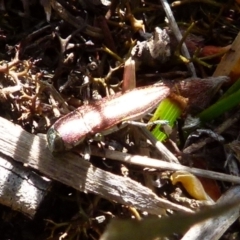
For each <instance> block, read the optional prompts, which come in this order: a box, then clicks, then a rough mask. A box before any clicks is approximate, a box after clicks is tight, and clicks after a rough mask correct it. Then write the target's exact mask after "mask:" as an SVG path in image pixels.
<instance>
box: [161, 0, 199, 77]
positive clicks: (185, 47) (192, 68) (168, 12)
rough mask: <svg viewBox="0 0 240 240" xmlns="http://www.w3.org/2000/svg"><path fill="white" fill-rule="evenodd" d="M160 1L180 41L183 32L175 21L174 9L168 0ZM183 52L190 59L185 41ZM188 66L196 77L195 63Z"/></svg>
mask: <svg viewBox="0 0 240 240" xmlns="http://www.w3.org/2000/svg"><path fill="white" fill-rule="evenodd" d="M160 2H161V4H162V6H163V9H164V11H165V13H166V15H167V18H168V21H169V23H170V26H171V29H172V31H173V33H174V34H175V37H176V39H177V40H178V41H179V42H180V41H181V40H182V34H181V32H180V30H179V28H178V25H177V23H176V21H175V18H174V16H173V14H172V10H171V8H170V6H169V4H168V2H167V0H160ZM182 54H183V56H184V57H186V58H188V59H190V58H191V56H190V54H189V51H188V49H187V46H186V44H185V43H183V44H182ZM187 66H188V70H189V71H190V73H191V74H192V77H196V76H197V74H196V71H195V68H194V65H193V63H191V62H190V63H188V64H187Z"/></svg>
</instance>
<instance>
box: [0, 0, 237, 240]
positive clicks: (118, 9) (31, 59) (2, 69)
mask: <svg viewBox="0 0 240 240" xmlns="http://www.w3.org/2000/svg"><path fill="white" fill-rule="evenodd" d="M166 9H171V11H172V13H171V14H172V15H171V14H170V13H169V12H165V11H166ZM239 9H240V7H239V1H218V2H216V1H213V0H208V1H201V0H199V1H194V0H188V1H168V2H167V1H156V0H150V1H145V0H143V1H140V0H134V1H128V0H124V1H117V0H111V1H103V0H102V1H101V0H91V1H90V0H79V1H76V0H68V1H63V0H50V1H47V0H40V1H38V0H21V1H20V0H17V1H13V0H10V1H4V0H1V1H0V16H1V24H0V49H1V51H0V76H1V80H0V115H1V117H3V118H5V119H7V120H9V121H11V122H13V123H15V124H17V125H20V126H21V127H22V128H23V129H24V130H26V131H27V132H29V133H31V134H34V135H39V136H41V134H44V135H43V136H44V137H45V134H46V133H47V131H48V129H49V128H50V127H51V126H52V125H53V124H54V123H55V122H56V121H57V120H58V119H59V118H61V117H63V116H65V115H67V114H69V113H70V112H72V111H74V110H75V109H77V108H78V107H81V106H85V107H86V106H89V105H91V104H92V105H91V106H97V105H99V104H98V101H101V100H102V99H108V98H111V97H109V96H110V95H113V94H121V92H122V93H123V94H124V92H125V91H127V92H128V91H133V90H132V89H133V88H135V87H144V86H148V85H152V84H155V83H156V82H159V81H160V80H161V84H162V85H164V86H165V87H166V88H167V89H171V93H169V94H166V96H167V97H168V105H167V106H168V107H167V109H165V110H164V107H163V108H161V107H160V108H159V113H158V114H155V115H157V116H156V118H157V120H159V119H160V120H167V121H168V122H169V126H168V127H167V126H160V127H159V129H160V130H155V132H156V131H162V132H164V134H165V135H164V138H163V139H164V142H163V143H160V142H157V143H156V142H154V141H156V139H151V137H149V138H150V141H151V144H149V143H148V141H147V140H146V135H147V134H149V132H148V133H146V132H145V133H144V131H146V128H145V129H144V130H143V129H142V130H140V129H139V128H136V127H134V126H133V127H129V128H128V127H127V128H122V129H120V130H119V131H116V132H113V133H112V132H111V135H108V134H107V135H106V136H105V137H104V138H103V136H102V135H101V131H100V132H99V135H101V136H95V137H98V138H99V139H98V141H94V140H96V139H94V140H93V139H92V138H93V135H97V134H98V132H96V131H95V132H93V131H92V129H91V124H86V126H89V129H90V130H89V131H88V133H89V136H91V137H89V138H88V139H87V140H88V141H86V142H84V144H83V145H82V146H80V147H77V148H74V149H73V152H74V153H75V154H76V155H77V156H79V159H80V160H81V161H83V159H81V158H85V159H88V161H89V163H90V164H92V165H93V166H94V167H95V168H96V169H102V170H104V171H107V172H111V173H113V174H115V175H118V176H122V177H125V178H131V180H134V181H135V182H139V183H141V184H142V185H143V186H145V187H147V188H148V189H149V191H150V190H151V191H152V192H153V193H154V194H156V196H158V197H159V198H160V199H163V200H164V201H165V200H166V201H171V202H172V203H173V204H178V205H174V206H175V207H176V206H181V205H182V206H181V207H183V208H182V209H184V210H183V211H186V212H187V211H188V212H191V211H199V209H200V211H201V207H202V206H204V207H205V206H208V205H211V204H214V203H213V202H214V201H217V200H218V199H219V198H220V197H222V196H223V195H224V193H225V192H227V191H228V190H229V188H230V186H231V185H232V184H233V183H236V182H238V178H237V177H238V176H239V153H238V151H239V117H240V115H239V109H238V105H239V104H238V100H236V99H239V98H238V94H239V93H238V90H239V85H238V81H237V79H238V78H239V76H240V73H239V71H238V69H239V66H238V62H239V58H240V56H238V53H237V52H240V51H237V50H236V49H237V48H236V46H239V37H238V36H237V34H238V32H239V23H238V22H239V21H238V20H239V16H240V14H239V13H240V10H239ZM166 17H167V18H166ZM176 28H177V29H176ZM184 49H185V50H186V51H183V50H184ZM226 53H227V54H226ZM229 55H234V57H232V58H231V59H234V61H232V62H234V64H232V65H231V66H230V65H229V67H228V69H227V70H228V71H226V69H224V71H221V69H219V68H218V69H217V70H216V68H217V67H218V66H220V65H221V64H223V65H226V66H228V65H227V64H225V63H224V61H226V59H229ZM215 70H216V71H215ZM133 80H134V81H133ZM135 80H136V82H135ZM135 85H136V86H135ZM231 86H232V87H231ZM230 87H231V90H228V89H229V88H230ZM128 93H129V92H128ZM231 94H235V95H231ZM231 97H232V98H234V99H235V101H234V105H231V107H230V106H229V107H228V106H226V105H229V104H226V102H227V101H229V99H230V100H231V99H232V98H231ZM224 99H226V102H225V103H224ZM220 100H221V101H220ZM104 101H105V100H104ZM132 101H133V102H134V101H135V104H137V100H136V99H132ZM231 101H232V100H231ZM232 102H233V101H232ZM93 103H94V104H96V105H94V104H93ZM125 104H126V106H127V105H128V104H132V103H131V102H130V101H129V102H126V103H125ZM169 104H170V105H169ZM209 106H211V107H212V108H209V109H210V110H208V107H209ZM86 108H87V107H86ZM136 108H137V107H136ZM176 108H178V110H177V111H178V114H176V113H175V112H174V111H176ZM219 108H221V109H224V112H223V111H220V110H219ZM212 109H213V110H212ZM204 110H205V112H204ZM112 111H113V112H115V111H116V114H119V111H120V110H119V109H117V108H116V109H113V110H112ZM211 111H212V113H213V112H214V116H216V117H215V118H214V119H212V118H211ZM163 112H165V113H166V112H167V113H168V114H170V115H171V113H172V112H173V113H172V115H174V114H175V115H176V116H177V117H176V118H178V119H176V118H174V117H170V119H162V118H164V117H163V116H166V118H167V116H168V114H165V113H163ZM218 112H219V114H218ZM130 114H132V115H134V114H133V113H130ZM138 116H140V114H138ZM141 116H142V115H141ZM128 117H129V116H126V117H124V118H123V119H122V121H119V122H123V121H124V120H128ZM150 119H151V116H150V117H149V116H148V115H147V116H143V119H142V123H144V124H146V125H147V126H148V129H149V131H152V132H153V134H154V136H155V137H156V135H155V133H154V130H153V129H154V127H153V125H154V123H148V121H149V120H150ZM205 119H207V120H205ZM209 119H211V121H210V120H209ZM195 120H196V122H197V124H195V122H194V121H195ZM119 122H117V123H116V124H115V125H119ZM189 122H190V123H189ZM193 122H194V123H193ZM117 127H118V126H117ZM72 130H73V132H74V131H75V128H74V126H73V129H72ZM100 130H101V129H100ZM103 130H108V128H106V129H103ZM142 131H143V132H142ZM90 133H91V134H90ZM96 133H97V134H96ZM108 133H109V132H108ZM75 145H76V144H75ZM75 145H74V146H75ZM91 146H93V148H92V149H91ZM102 149H107V150H106V152H105V153H103V152H101V150H102ZM156 149H158V150H156ZM126 152H127V153H126ZM159 152H160V153H159ZM104 154H105V155H104ZM114 154H116V159H117V160H119V161H123V162H122V163H120V162H116V161H112V160H111V158H114V157H113V155H114ZM121 154H122V155H121ZM124 154H126V155H124ZM131 154H132V155H131ZM134 155H136V156H137V155H143V156H146V159H149V162H150V160H151V159H163V160H166V161H168V162H172V163H176V164H179V165H180V166H182V165H184V166H187V167H193V168H198V169H199V172H197V171H196V172H195V173H193V172H192V173H189V172H187V170H182V169H179V170H180V171H175V170H174V169H173V168H172V169H171V168H167V169H168V170H166V169H161V168H160V167H159V168H158V167H156V168H154V167H153V166H152V167H151V166H150V165H149V164H147V163H140V164H139V163H138V161H135V158H134ZM104 156H105V157H106V158H104ZM123 156H127V158H130V160H129V162H131V161H132V163H133V162H134V164H129V163H128V162H127V161H126V158H123ZM131 156H133V157H131ZM85 161H86V160H85ZM66 166H67V165H66ZM144 166H145V167H144ZM169 169H170V170H169ZM201 169H202V171H203V173H204V174H205V175H204V174H202V175H201ZM206 170H210V171H214V172H217V173H219V174H220V173H222V174H223V175H221V174H220V175H216V176H217V177H216V176H214V175H213V176H210V175H211V174H210V172H209V173H208V172H204V171H206ZM56 171H57V169H56ZM179 173H181V174H180V175H178V174H179ZM182 173H184V174H182ZM207 173H208V174H209V178H213V179H218V181H216V180H213V179H207V180H206V178H204V179H202V178H201V177H199V176H203V175H204V176H206V175H207ZM40 174H41V172H40ZM198 174H199V175H198ZM224 174H225V175H224ZM231 174H232V175H234V176H231ZM195 175H196V176H195ZM197 175H198V176H197ZM226 175H229V176H226ZM221 177H222V178H221ZM231 177H233V178H231ZM234 177H235V178H234ZM179 179H180V180H179ZM231 180H232V183H231ZM225 181H227V182H228V183H226V182H225ZM229 182H230V183H229ZM198 189H201V191H203V193H204V200H202V199H198V197H196V196H198V195H199V192H198ZM119 191H120V190H119ZM189 192H190V193H194V194H192V195H191V194H189ZM122 194H123V195H124V191H123V192H122ZM105 195H107V193H106V194H105ZM200 195H201V194H200ZM202 195H203V194H202ZM101 196H104V194H103V193H102V194H101ZM154 196H155V195H154ZM224 196H225V195H224ZM207 199H211V203H209V201H207ZM220 199H221V198H220ZM205 200H206V201H205ZM45 201H46V203H43V206H44V207H40V208H39V211H38V213H37V215H36V217H35V218H34V219H31V220H30V219H28V218H26V217H24V216H23V215H22V214H21V213H16V214H15V213H14V211H13V210H11V209H9V208H6V207H4V206H0V214H1V216H2V220H1V221H0V222H1V224H0V225H1V226H3V227H0V230H3V235H2V236H3V239H15V238H16V236H18V233H19V232H21V233H22V236H21V237H19V236H18V237H19V238H18V239H36V237H37V236H38V239H46V238H47V237H49V238H50V239H56V238H59V239H80V238H81V239H99V238H100V237H101V236H102V234H103V233H104V230H105V229H106V226H107V224H108V223H109V222H110V221H111V219H112V218H123V219H131V218H134V219H137V220H140V219H144V218H145V217H146V215H150V214H149V212H147V209H148V206H146V211H142V209H143V208H141V211H140V210H139V209H137V208H135V207H136V206H132V205H131V204H129V206H127V205H121V204H120V203H119V202H118V201H116V199H112V201H109V199H108V200H106V199H104V198H102V197H100V196H96V195H94V194H87V193H82V192H79V191H76V190H74V189H72V188H70V187H67V186H65V185H63V184H61V183H53V185H52V188H51V190H49V194H48V196H47V198H46V200H45ZM176 209H181V208H177V207H176V208H174V210H176ZM161 212H162V215H169V216H171V215H173V214H174V211H173V210H169V209H161ZM4 216H5V217H4ZM237 217H239V216H236V218H237ZM23 220H24V221H23ZM233 221H234V220H232V222H233ZM23 222H24V223H23ZM31 225H33V226H34V227H31ZM236 225H237V224H236ZM11 226H17V227H14V231H12V227H11ZM229 226H230V225H229ZM229 226H228V227H229ZM189 227H190V226H189ZM212 228H214V227H212ZM174 229H175V228H174ZM179 232H181V231H179ZM172 234H173V235H174V233H172ZM222 234H224V233H222ZM228 234H229V236H231V235H233V234H234V231H232V232H231V231H229V233H228ZM238 234H239V233H238ZM26 236H27V237H26ZM103 236H104V237H105V236H107V233H106V232H105V234H104V235H103ZM182 236H183V235H181V234H178V235H176V237H177V239H181V237H182ZM195 237H196V236H195ZM225 237H228V235H227V234H226V235H225ZM192 239H194V238H192ZM229 239H230V237H229Z"/></svg>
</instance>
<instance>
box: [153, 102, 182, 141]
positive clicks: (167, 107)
mask: <svg viewBox="0 0 240 240" xmlns="http://www.w3.org/2000/svg"><path fill="white" fill-rule="evenodd" d="M181 113H182V109H181V108H180V106H179V105H178V104H177V103H176V101H172V100H171V99H170V98H166V99H164V100H163V101H162V102H161V103H160V104H159V105H158V108H157V109H156V111H155V113H154V115H153V117H152V118H151V120H150V122H153V121H156V120H167V121H168V122H169V124H168V125H169V126H170V127H171V128H172V127H173V126H174V124H175V122H176V120H177V119H178V118H179V117H180V115H181ZM151 132H152V134H153V135H154V136H155V138H156V139H157V140H158V141H164V140H165V139H166V138H167V137H168V136H167V134H166V133H164V132H163V131H162V130H161V125H160V124H157V125H156V126H155V127H154V128H153V130H152V131H151Z"/></svg>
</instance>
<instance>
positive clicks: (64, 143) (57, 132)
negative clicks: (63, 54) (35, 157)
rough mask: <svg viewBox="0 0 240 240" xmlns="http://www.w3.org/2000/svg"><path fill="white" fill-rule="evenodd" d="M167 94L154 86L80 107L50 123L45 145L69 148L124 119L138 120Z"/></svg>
mask: <svg viewBox="0 0 240 240" xmlns="http://www.w3.org/2000/svg"><path fill="white" fill-rule="evenodd" d="M169 93H170V89H169V88H168V87H166V86H163V85H153V86H148V87H140V88H136V89H134V90H131V91H128V92H125V93H123V94H122V93H117V94H115V95H112V96H110V97H105V98H103V99H102V100H100V101H98V102H95V103H92V104H89V105H84V106H81V107H79V108H77V109H76V110H74V111H73V112H71V113H69V114H67V115H65V116H63V117H62V118H60V119H59V120H57V121H56V122H55V123H54V124H53V125H52V126H51V128H50V129H49V130H48V133H47V139H48V147H49V149H50V150H51V152H60V151H64V150H69V149H71V148H73V147H74V146H76V145H78V144H79V143H81V142H82V141H83V140H84V139H85V138H91V137H93V136H94V135H95V134H96V133H101V132H103V131H107V130H109V129H111V128H112V127H114V126H116V125H117V124H119V123H121V122H123V121H127V120H134V119H139V118H141V117H142V116H144V115H146V114H147V113H149V112H150V111H152V110H153V109H154V108H155V107H156V106H157V104H158V103H159V102H160V101H162V100H163V99H164V98H166V97H167V96H168V95H169Z"/></svg>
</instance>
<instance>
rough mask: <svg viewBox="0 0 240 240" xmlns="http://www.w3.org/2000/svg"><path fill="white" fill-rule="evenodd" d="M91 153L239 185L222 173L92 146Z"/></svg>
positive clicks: (237, 181)
mask: <svg viewBox="0 0 240 240" xmlns="http://www.w3.org/2000/svg"><path fill="white" fill-rule="evenodd" d="M91 153H92V154H93V155H95V156H100V157H105V158H110V159H112V160H117V161H121V162H125V163H129V164H135V165H139V166H143V167H149V168H156V169H160V170H172V171H179V170H180V171H188V172H190V173H192V174H195V175H196V176H200V177H206V178H211V179H216V180H220V181H226V182H232V183H237V184H239V183H240V177H236V176H232V175H228V174H224V173H218V172H214V171H208V170H203V169H198V168H191V167H187V166H183V165H180V164H177V163H169V162H165V161H162V160H159V159H154V158H149V157H143V156H139V155H131V154H128V153H122V152H118V151H111V150H107V149H105V151H104V152H103V151H102V150H100V149H98V148H96V147H94V146H91Z"/></svg>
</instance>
